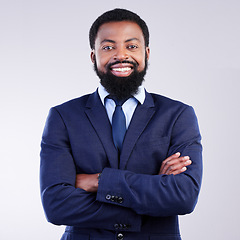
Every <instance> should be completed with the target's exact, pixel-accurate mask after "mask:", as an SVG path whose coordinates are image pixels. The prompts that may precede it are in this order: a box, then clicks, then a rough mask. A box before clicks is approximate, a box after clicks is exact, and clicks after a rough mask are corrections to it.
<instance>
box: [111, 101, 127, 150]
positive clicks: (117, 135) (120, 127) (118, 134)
mask: <svg viewBox="0 0 240 240" xmlns="http://www.w3.org/2000/svg"><path fill="white" fill-rule="evenodd" d="M112 99H113V98H112ZM113 100H114V102H115V104H116V107H115V111H114V113H113V117H112V135H113V141H114V144H115V146H116V148H117V149H118V151H119V152H121V150H122V143H123V139H124V136H125V133H126V118H125V115H124V112H123V110H122V105H123V103H124V102H125V101H126V100H124V101H123V100H122V101H119V100H116V99H113Z"/></svg>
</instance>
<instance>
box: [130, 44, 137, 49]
mask: <svg viewBox="0 0 240 240" xmlns="http://www.w3.org/2000/svg"><path fill="white" fill-rule="evenodd" d="M127 48H128V49H131V50H135V49H137V48H138V46H137V45H134V44H131V45H128V46H127Z"/></svg>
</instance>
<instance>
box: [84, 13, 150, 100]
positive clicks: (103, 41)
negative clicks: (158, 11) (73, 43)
mask: <svg viewBox="0 0 240 240" xmlns="http://www.w3.org/2000/svg"><path fill="white" fill-rule="evenodd" d="M89 38H90V46H91V48H92V52H91V59H92V62H93V63H94V69H95V71H96V73H97V75H98V76H99V78H100V80H101V84H102V85H103V86H104V87H105V88H106V90H107V91H108V92H109V93H110V94H112V95H115V96H116V97H117V98H119V99H123V98H127V97H130V96H131V95H133V94H135V93H136V92H137V90H138V87H139V86H140V85H141V84H142V81H143V79H144V76H145V74H146V70H147V62H148V58H149V47H148V45H149V33H148V28H147V25H146V24H145V22H144V21H143V20H142V19H141V18H140V17H139V16H138V15H136V14H135V13H132V12H130V11H128V10H125V9H114V10H112V11H109V12H106V13H104V14H103V15H101V16H100V17H99V18H98V19H97V20H96V21H95V22H94V23H93V25H92V27H91V29H90V33H89Z"/></svg>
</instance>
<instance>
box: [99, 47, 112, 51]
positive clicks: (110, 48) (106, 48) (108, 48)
mask: <svg viewBox="0 0 240 240" xmlns="http://www.w3.org/2000/svg"><path fill="white" fill-rule="evenodd" d="M112 49H114V47H113V46H103V47H102V50H105V51H110V50H112Z"/></svg>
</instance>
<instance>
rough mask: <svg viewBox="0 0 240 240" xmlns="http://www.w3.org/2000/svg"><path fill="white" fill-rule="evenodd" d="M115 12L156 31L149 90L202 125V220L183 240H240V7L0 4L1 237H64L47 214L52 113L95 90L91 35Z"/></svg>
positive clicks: (213, 0) (161, 0)
mask: <svg viewBox="0 0 240 240" xmlns="http://www.w3.org/2000/svg"><path fill="white" fill-rule="evenodd" d="M115 7H123V8H127V9H130V10H132V11H135V12H136V13H138V14H139V15H140V16H141V17H142V18H143V19H144V20H145V21H146V22H147V24H148V26H149V29H150V48H151V55H150V66H149V70H148V73H147V76H146V81H145V83H144V85H145V87H146V88H147V90H148V91H149V92H155V93H159V94H162V95H165V96H168V97H171V98H174V99H177V100H180V101H183V102H185V103H187V104H189V105H192V106H193V107H194V109H195V111H196V114H197V116H198V119H199V125H200V129H201V133H202V137H203V146H204V153H203V156H204V175H203V184H202V190H201V194H200V196H199V202H198V205H197V207H196V209H195V211H194V212H193V213H192V214H190V215H186V216H181V217H180V227H181V233H182V237H183V239H184V240H193V239H194V240H202V239H218V240H228V239H231V240H237V239H240V233H239V229H238V228H239V213H240V211H239V210H240V209H239V202H240V194H239V180H240V177H239V169H240V161H239V155H238V150H239V149H240V148H239V136H240V129H239V122H240V114H239V108H240V106H239V105H240V104H239V103H240V97H239V90H240V83H239V81H240V47H239V43H240V31H239V25H240V14H239V13H240V2H239V1H238V0H236V1H234V0H228V1H224V0H208V1H207V0H202V1H197V0H188V1H187V0H183V1H180V0H171V1H170V0H158V1H157V0H156V1H154V0H148V1H136V0H132V1H126V0H122V1H114V0H113V1H109V0H108V1H107V0H102V1H81V0H71V1H69V0H68V1H67V0H15V1H14V0H6V1H4V0H0V81H1V87H0V98H1V99H0V106H1V108H0V113H1V118H0V119H1V120H0V121H1V124H0V134H1V138H0V145H1V148H0V156H1V168H0V172H1V173H0V189H1V204H0V216H1V218H0V226H1V233H0V236H1V237H0V238H1V239H4V240H8V239H23V240H26V239H34V240H40V239H48V240H51V239H53V240H54V239H60V236H61V234H62V233H63V231H64V227H63V226H60V227H59V226H54V225H52V224H50V223H48V222H47V221H46V219H45V216H44V212H43V209H42V206H41V200H40V191H39V152H40V141H41V135H42V131H43V127H44V124H45V120H46V117H47V114H48V111H49V108H50V107H52V106H54V105H57V104H60V103H62V102H64V101H67V100H69V99H72V98H75V97H78V96H81V95H83V94H86V93H90V92H93V91H94V90H95V89H96V88H97V86H98V82H99V80H98V78H97V77H96V75H95V73H94V71H93V67H92V63H91V61H90V48H89V44H88V31H89V28H90V26H91V24H92V22H93V21H94V20H95V19H96V17H98V16H99V15H100V14H102V13H103V12H105V11H107V10H110V9H113V8H115Z"/></svg>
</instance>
